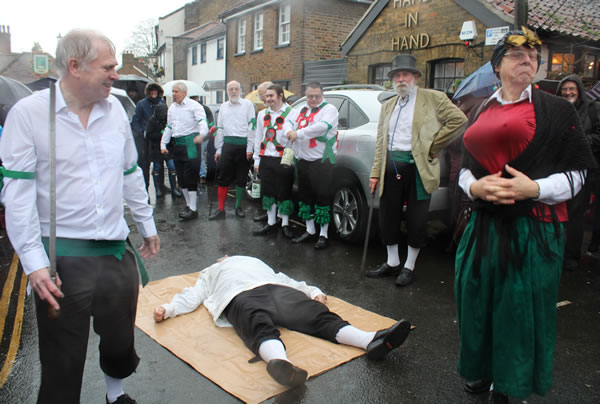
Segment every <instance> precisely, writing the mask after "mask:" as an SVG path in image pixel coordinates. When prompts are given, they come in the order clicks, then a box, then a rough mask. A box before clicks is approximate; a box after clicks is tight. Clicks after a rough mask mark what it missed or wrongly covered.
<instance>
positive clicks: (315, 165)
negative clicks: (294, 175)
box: [298, 160, 333, 206]
mask: <svg viewBox="0 0 600 404" xmlns="http://www.w3.org/2000/svg"><path fill="white" fill-rule="evenodd" d="M332 174H333V164H331V163H330V162H329V160H325V162H324V163H321V161H320V160H315V161H307V160H298V197H299V198H300V201H301V202H303V203H305V204H307V205H311V206H312V205H318V206H329V205H331V198H332V193H331V175H332Z"/></svg>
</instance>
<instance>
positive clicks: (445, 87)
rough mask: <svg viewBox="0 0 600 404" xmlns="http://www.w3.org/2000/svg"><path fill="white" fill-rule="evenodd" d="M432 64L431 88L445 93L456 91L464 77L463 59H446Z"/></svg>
mask: <svg viewBox="0 0 600 404" xmlns="http://www.w3.org/2000/svg"><path fill="white" fill-rule="evenodd" d="M432 64H433V70H432V71H433V75H432V77H431V82H430V85H431V87H432V88H435V89H436V90H440V91H443V92H446V93H453V92H454V91H456V88H457V87H458V84H459V83H460V81H461V80H462V79H463V78H464V77H465V61H464V60H463V59H446V60H441V61H435V62H432Z"/></svg>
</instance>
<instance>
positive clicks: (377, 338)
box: [154, 256, 410, 386]
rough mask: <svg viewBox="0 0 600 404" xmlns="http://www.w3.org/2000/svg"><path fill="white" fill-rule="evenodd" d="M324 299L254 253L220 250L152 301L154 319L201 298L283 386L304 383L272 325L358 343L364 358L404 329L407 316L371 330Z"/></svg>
mask: <svg viewBox="0 0 600 404" xmlns="http://www.w3.org/2000/svg"><path fill="white" fill-rule="evenodd" d="M326 303H327V297H326V296H325V295H324V294H323V292H322V291H321V290H320V289H319V288H316V287H314V286H308V285H307V284H306V283H305V282H298V281H295V280H294V279H292V278H290V277H288V276H287V275H285V274H283V273H281V272H279V273H277V274H276V273H275V272H274V271H273V269H272V268H271V267H269V266H268V265H267V264H265V263H264V262H262V261H261V260H259V259H257V258H252V257H244V256H233V257H227V256H225V257H223V258H221V259H219V260H218V261H217V263H216V264H213V265H211V266H210V267H208V268H205V269H204V270H203V271H202V272H200V276H199V277H198V281H197V282H196V284H195V285H194V286H192V287H189V288H185V289H184V290H183V291H182V292H181V293H179V294H177V295H175V297H173V299H172V300H171V303H169V304H163V305H162V306H158V307H156V308H155V309H154V320H155V321H156V322H161V321H163V320H165V319H167V318H170V317H176V316H178V315H181V314H186V313H190V312H192V311H194V310H196V308H197V307H198V306H200V305H201V304H204V307H206V309H207V310H208V312H209V313H210V315H211V316H212V317H213V320H214V321H215V324H216V325H217V326H218V327H233V328H234V330H235V332H236V333H237V334H238V335H239V337H240V338H241V339H242V340H243V341H244V344H246V346H247V347H248V349H250V350H251V351H252V352H253V353H254V354H256V355H257V356H259V357H260V358H261V359H262V360H263V361H265V362H266V363H267V371H268V372H269V374H270V375H271V376H272V377H273V378H274V379H275V380H276V381H277V382H278V383H280V384H283V385H286V386H298V385H300V384H302V383H304V382H305V381H306V377H307V373H306V371H305V370H303V369H300V368H298V367H297V366H294V365H293V364H292V363H291V362H290V361H289V359H288V357H287V355H286V352H285V346H284V345H283V342H282V341H281V339H280V332H279V330H278V329H277V327H278V326H281V327H285V328H287V329H289V330H292V331H298V332H301V333H304V334H308V335H312V336H314V337H319V338H323V339H326V340H328V341H331V342H333V343H336V344H345V345H351V346H354V347H358V348H362V349H364V350H366V351H367V358H368V359H370V360H382V359H384V358H385V356H386V355H387V353H388V352H390V351H391V350H392V349H394V348H397V347H399V346H400V345H402V343H403V342H404V340H405V339H406V337H407V336H408V334H409V332H410V323H409V322H408V321H407V320H400V321H399V322H397V323H396V324H394V325H393V326H392V327H390V328H386V329H383V330H379V331H377V332H375V331H371V332H368V331H363V330H359V329H358V328H355V327H353V326H351V325H350V324H349V323H348V322H347V321H344V320H342V319H341V318H340V316H338V315H337V314H335V313H333V312H331V311H329V309H328V308H327V306H326V305H325V304H326Z"/></svg>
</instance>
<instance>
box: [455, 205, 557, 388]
mask: <svg viewBox="0 0 600 404" xmlns="http://www.w3.org/2000/svg"><path fill="white" fill-rule="evenodd" d="M476 215H477V212H473V215H472V217H471V220H470V221H469V224H468V225H467V227H466V228H465V232H464V234H463V237H462V239H461V241H460V244H459V246H458V250H457V253H456V273H455V282H454V290H455V294H456V306H457V310H458V325H459V331H460V356H459V359H458V372H459V374H460V375H461V376H462V377H464V378H465V379H466V380H469V381H474V380H479V379H487V380H492V381H493V382H494V388H495V390H496V391H499V392H501V393H504V394H507V395H509V396H512V397H527V396H529V395H530V394H531V393H536V394H539V395H543V394H545V393H546V392H548V390H550V388H551V387H552V367H553V359H554V343H555V337H556V302H557V298H558V287H559V281H560V275H561V271H562V262H563V255H564V247H563V236H562V231H561V235H560V237H557V236H556V235H555V233H554V227H553V225H552V224H551V223H542V222H539V221H537V220H535V219H534V218H531V217H521V218H518V219H517V221H516V226H517V228H518V235H519V236H518V237H519V240H518V242H519V245H520V246H521V248H522V249H523V248H524V249H525V251H526V252H525V256H524V259H523V263H522V267H521V268H514V267H512V266H509V268H508V270H507V273H506V274H502V273H501V271H500V270H499V268H498V261H499V260H498V248H497V233H496V230H495V227H496V226H495V221H494V220H492V221H491V224H490V228H489V229H488V239H489V242H490V245H489V247H488V254H487V255H486V256H483V257H482V258H481V265H480V273H479V275H475V274H474V273H473V265H472V262H473V257H474V255H475V248H474V247H473V248H472V249H471V252H470V253H469V254H468V255H466V252H465V249H466V247H467V241H468V240H469V238H470V237H471V234H472V233H473V232H474V231H475V229H474V227H475V226H474V223H475V217H476ZM533 226H539V227H540V230H541V234H542V235H543V236H544V238H545V240H544V242H545V243H548V246H549V247H550V249H551V250H552V251H554V253H555V254H554V256H552V257H550V258H546V257H544V256H543V255H541V253H540V248H539V247H538V245H537V243H538V241H537V240H536V239H535V237H533V235H532V231H531V229H532V227H533ZM475 243H477V240H475ZM463 264H464V265H463Z"/></svg>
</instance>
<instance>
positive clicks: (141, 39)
mask: <svg viewBox="0 0 600 404" xmlns="http://www.w3.org/2000/svg"><path fill="white" fill-rule="evenodd" d="M156 24H157V21H156V19H154V18H150V19H147V20H144V21H140V22H139V23H138V24H137V25H136V26H135V28H134V29H133V31H132V32H131V36H130V37H129V40H128V41H127V45H125V51H126V52H131V53H133V54H134V55H135V56H136V57H148V56H151V55H153V54H154V53H155V52H156V40H155V37H154V27H155V26H156Z"/></svg>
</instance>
